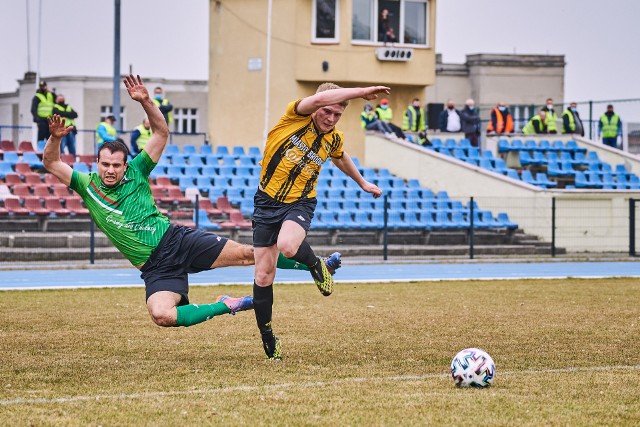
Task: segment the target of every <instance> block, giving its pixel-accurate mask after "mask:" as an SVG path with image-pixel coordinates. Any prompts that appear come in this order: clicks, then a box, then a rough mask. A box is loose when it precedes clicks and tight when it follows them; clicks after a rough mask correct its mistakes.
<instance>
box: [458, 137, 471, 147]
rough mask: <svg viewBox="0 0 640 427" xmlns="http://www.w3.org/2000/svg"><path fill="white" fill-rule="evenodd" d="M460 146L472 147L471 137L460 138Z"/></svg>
mask: <svg viewBox="0 0 640 427" xmlns="http://www.w3.org/2000/svg"><path fill="white" fill-rule="evenodd" d="M458 147H460V148H462V149H464V150H467V149H468V148H470V147H471V141H469V138H462V139H460V141H459V142H458Z"/></svg>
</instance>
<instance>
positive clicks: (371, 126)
mask: <svg viewBox="0 0 640 427" xmlns="http://www.w3.org/2000/svg"><path fill="white" fill-rule="evenodd" d="M360 125H361V126H362V129H366V130H376V131H378V132H382V133H384V134H385V135H387V136H389V135H393V130H392V129H391V127H390V126H389V125H388V124H387V123H385V122H383V121H382V120H380V119H378V116H377V115H376V113H375V112H374V111H373V105H371V103H370V102H367V103H365V104H364V110H363V111H362V113H361V114H360Z"/></svg>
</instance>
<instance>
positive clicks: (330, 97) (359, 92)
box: [296, 86, 391, 115]
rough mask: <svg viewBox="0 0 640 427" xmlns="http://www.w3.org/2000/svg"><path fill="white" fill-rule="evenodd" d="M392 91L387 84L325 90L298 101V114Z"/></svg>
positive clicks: (369, 98)
mask: <svg viewBox="0 0 640 427" xmlns="http://www.w3.org/2000/svg"><path fill="white" fill-rule="evenodd" d="M390 92H391V89H389V88H388V87H386V86H369V87H354V88H341V89H333V90H325V91H323V92H319V93H316V94H314V95H311V96H308V97H306V98H304V99H302V100H301V101H300V102H299V103H298V107H297V110H296V112H297V113H298V114H302V115H307V114H311V113H313V112H315V111H316V110H317V109H318V108H322V107H325V106H327V105H333V104H339V103H341V102H344V101H349V100H351V99H356V98H362V99H366V100H367V101H370V100H372V99H376V98H377V97H378V94H381V93H384V94H389V93H390Z"/></svg>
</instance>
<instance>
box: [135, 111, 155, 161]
mask: <svg viewBox="0 0 640 427" xmlns="http://www.w3.org/2000/svg"><path fill="white" fill-rule="evenodd" d="M152 134H153V131H152V130H151V123H149V119H148V118H146V117H145V118H144V120H142V124H141V125H138V126H136V128H135V129H134V130H133V131H132V132H131V154H132V155H133V156H134V157H135V156H136V155H138V154H140V151H142V149H143V148H144V146H145V145H147V142H149V138H151V135H152Z"/></svg>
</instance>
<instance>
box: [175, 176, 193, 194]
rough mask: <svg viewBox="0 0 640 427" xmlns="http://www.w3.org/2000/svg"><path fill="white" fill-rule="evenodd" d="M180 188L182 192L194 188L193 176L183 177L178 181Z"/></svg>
mask: <svg viewBox="0 0 640 427" xmlns="http://www.w3.org/2000/svg"><path fill="white" fill-rule="evenodd" d="M178 187H180V190H182V191H184V190H186V189H187V187H193V177H191V176H181V177H180V178H179V179H178Z"/></svg>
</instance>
